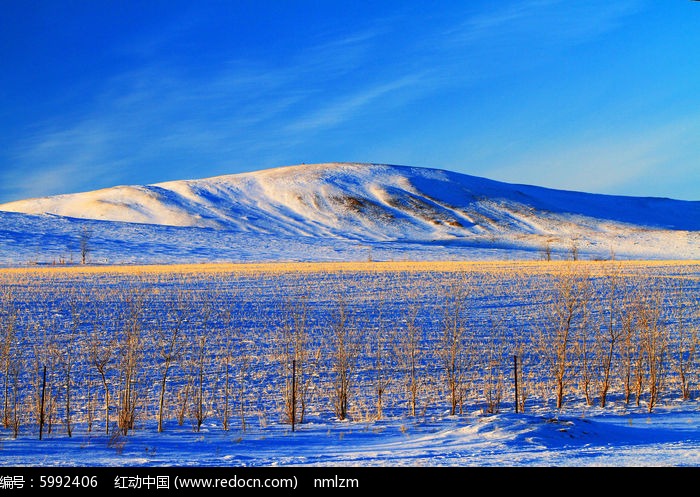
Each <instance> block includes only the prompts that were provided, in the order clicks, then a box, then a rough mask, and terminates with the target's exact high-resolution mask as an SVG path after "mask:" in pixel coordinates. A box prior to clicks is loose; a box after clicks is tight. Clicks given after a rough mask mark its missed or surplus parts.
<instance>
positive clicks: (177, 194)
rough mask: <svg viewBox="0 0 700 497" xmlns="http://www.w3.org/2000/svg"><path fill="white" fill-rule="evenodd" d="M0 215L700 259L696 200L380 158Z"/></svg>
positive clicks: (79, 199) (144, 189)
mask: <svg viewBox="0 0 700 497" xmlns="http://www.w3.org/2000/svg"><path fill="white" fill-rule="evenodd" d="M0 211H8V212H16V213H23V214H30V215H35V216H36V215H39V216H46V215H51V216H61V217H65V218H78V219H90V220H94V221H110V222H112V223H109V226H110V227H111V228H110V229H117V226H116V224H115V223H140V224H147V225H157V226H168V227H180V228H200V229H201V228H210V229H212V230H213V231H212V232H219V237H220V236H221V232H226V233H232V232H235V233H246V234H248V236H252V237H256V236H257V237H261V236H263V237H265V239H268V240H269V239H270V237H272V238H275V239H278V240H281V239H289V240H292V239H293V240H296V241H298V242H299V243H302V244H304V245H305V244H308V243H312V244H317V243H318V242H319V241H326V242H327V243H330V242H331V241H332V242H333V243H337V244H338V243H339V244H343V243H345V244H347V243H349V242H353V243H355V244H357V243H369V244H372V243H375V244H376V243H390V244H393V246H394V247H396V249H397V250H401V247H399V245H401V244H404V245H405V244H426V243H427V244H433V245H436V246H438V245H441V246H453V247H456V246H469V247H474V246H475V245H476V246H479V247H481V248H490V249H524V250H530V251H538V250H541V249H542V246H543V244H545V243H551V244H552V245H553V246H554V247H558V249H559V250H560V251H565V250H566V249H567V247H570V246H571V245H572V244H576V245H577V248H578V249H580V250H581V251H582V253H589V254H593V255H595V254H597V255H598V256H601V255H603V254H605V253H606V252H608V253H609V252H610V251H614V252H615V253H616V254H617V255H621V256H629V257H637V256H639V257H647V256H648V257H668V258H695V257H700V253H698V249H697V246H698V243H697V242H698V241H699V239H698V233H699V232H700V202H689V201H681V200H672V199H662V198H638V197H623V196H611V195H598V194H590V193H580V192H569V191H561V190H552V189H547V188H541V187H536V186H527V185H514V184H508V183H502V182H497V181H492V180H488V179H484V178H479V177H474V176H469V175H464V174H459V173H454V172H449V171H444V170H438V169H427V168H416V167H406V166H392V165H380V164H349V163H332V164H312V165H300V166H289V167H281V168H274V169H267V170H262V171H257V172H252V173H242V174H233V175H226V176H218V177H213V178H207V179H199V180H183V181H171V182H166V183H158V184H153V185H148V186H118V187H114V188H107V189H103V190H96V191H92V192H85V193H76V194H67V195H57V196H52V197H45V198H39V199H28V200H22V201H17V202H11V203H8V204H3V205H0ZM13 219H18V218H13ZM98 226H102V224H99V223H98ZM122 228H123V227H122ZM155 228H156V227H155V226H154V229H155ZM659 245H661V246H659ZM290 258H295V257H294V256H293V254H290Z"/></svg>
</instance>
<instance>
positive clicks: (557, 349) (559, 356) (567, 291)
mask: <svg viewBox="0 0 700 497" xmlns="http://www.w3.org/2000/svg"><path fill="white" fill-rule="evenodd" d="M553 284H554V295H553V298H552V302H551V303H550V304H549V305H548V306H547V309H546V311H545V315H544V323H542V324H541V325H540V329H539V336H538V341H539V350H540V351H541V353H542V355H543V357H544V358H545V361H546V362H547V363H548V365H549V368H550V371H551V373H552V375H553V377H554V381H555V384H556V401H557V409H561V407H562V405H563V403H564V393H565V388H566V385H567V384H568V382H569V377H568V373H569V369H570V367H571V352H572V351H571V349H572V343H573V341H574V339H575V332H576V329H577V327H578V326H582V325H583V324H584V317H585V315H586V308H587V305H588V302H589V299H590V283H589V281H588V278H587V276H586V275H585V274H582V273H580V272H579V271H577V270H576V269H575V267H573V266H572V267H569V268H568V269H567V270H565V271H564V272H563V273H561V274H558V275H556V276H555V278H554V281H553Z"/></svg>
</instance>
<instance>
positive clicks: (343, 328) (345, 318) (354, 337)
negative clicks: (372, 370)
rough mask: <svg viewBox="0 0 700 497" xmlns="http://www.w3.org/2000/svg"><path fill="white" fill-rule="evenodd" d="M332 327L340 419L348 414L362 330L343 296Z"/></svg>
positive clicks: (336, 406) (334, 369)
mask: <svg viewBox="0 0 700 497" xmlns="http://www.w3.org/2000/svg"><path fill="white" fill-rule="evenodd" d="M330 327H331V355H332V356H331V357H332V365H331V368H332V372H333V386H334V399H333V410H334V412H335V415H336V416H337V417H338V419H340V420H344V419H346V418H347V416H348V407H349V401H350V386H351V383H352V376H353V373H354V369H355V361H356V360H357V355H358V352H359V345H360V332H359V330H358V329H357V328H356V327H355V325H354V323H352V320H351V318H350V315H349V312H348V310H347V305H346V303H345V300H344V298H343V297H339V298H338V299H337V301H336V305H335V309H334V311H333V314H332V316H331V323H330Z"/></svg>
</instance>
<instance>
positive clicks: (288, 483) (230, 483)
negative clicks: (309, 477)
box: [174, 476, 297, 490]
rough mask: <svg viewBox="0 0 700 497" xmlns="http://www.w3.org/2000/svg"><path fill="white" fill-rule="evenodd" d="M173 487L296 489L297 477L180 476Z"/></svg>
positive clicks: (176, 478)
mask: <svg viewBox="0 0 700 497" xmlns="http://www.w3.org/2000/svg"><path fill="white" fill-rule="evenodd" d="M174 483H175V489H176V490H180V489H182V488H289V489H292V490H296V488H297V477H296V476H293V477H292V478H265V479H262V478H239V477H237V476H233V477H232V478H181V477H179V476H176V477H175V482H174Z"/></svg>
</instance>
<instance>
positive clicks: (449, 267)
mask: <svg viewBox="0 0 700 497" xmlns="http://www.w3.org/2000/svg"><path fill="white" fill-rule="evenodd" d="M611 268H619V270H620V271H622V272H623V273H630V272H631V273H634V272H636V271H640V270H648V269H651V268H667V269H668V268H676V269H683V270H684V272H685V271H687V272H690V273H691V274H695V276H696V277H697V273H698V271H700V260H682V261H681V260H625V261H548V262H546V261H437V262H436V261H414V262H409V261H401V262H272V263H244V264H234V263H220V264H214V263H212V264H174V265H124V266H89V265H88V266H51V267H23V268H3V269H0V275H5V276H10V275H18V274H22V275H26V276H30V275H36V276H40V275H43V276H71V275H73V276H79V275H90V274H122V275H153V274H180V275H195V274H196V275H207V274H219V275H220V274H226V273H235V274H276V273H277V274H282V273H342V272H351V273H354V272H357V273H391V272H470V273H492V274H493V273H501V272H503V273H520V274H547V273H550V274H557V273H560V272H567V271H571V270H574V269H576V270H581V271H583V272H586V273H588V274H591V275H595V274H605V273H607V272H609V271H610V270H611Z"/></svg>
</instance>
